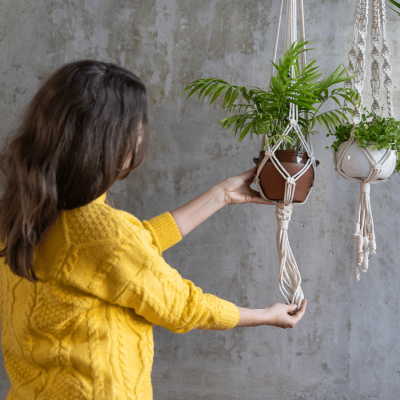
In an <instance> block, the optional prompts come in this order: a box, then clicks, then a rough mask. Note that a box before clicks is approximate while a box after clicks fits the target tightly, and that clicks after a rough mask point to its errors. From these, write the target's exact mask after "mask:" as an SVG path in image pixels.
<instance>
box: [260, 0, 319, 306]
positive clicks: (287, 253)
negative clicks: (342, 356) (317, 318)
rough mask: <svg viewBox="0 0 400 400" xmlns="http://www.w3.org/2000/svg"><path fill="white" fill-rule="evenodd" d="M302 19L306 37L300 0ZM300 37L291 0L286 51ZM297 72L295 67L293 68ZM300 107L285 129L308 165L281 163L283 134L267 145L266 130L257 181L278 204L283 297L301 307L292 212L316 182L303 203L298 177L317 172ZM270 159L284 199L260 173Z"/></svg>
mask: <svg viewBox="0 0 400 400" xmlns="http://www.w3.org/2000/svg"><path fill="white" fill-rule="evenodd" d="M282 9H283V0H281V2H280V10H279V17H278V26H277V30H276V38H275V46H274V55H273V61H274V63H275V61H276V55H277V50H278V41H279V30H280V25H281V20H282ZM299 19H300V38H301V39H304V36H305V34H304V13H303V0H299ZM296 41H297V6H296V0H287V8H286V32H285V51H286V50H287V49H289V48H290V46H291V45H292V44H293V43H294V42H296ZM301 54H302V55H301V68H304V66H305V64H306V55H305V52H303V53H301ZM292 74H293V76H294V69H293V70H292ZM272 76H273V69H272V71H271V78H272ZM298 118H299V115H298V107H297V106H296V105H295V104H293V103H292V104H291V105H290V113H289V124H288V126H287V127H286V129H285V131H284V132H283V135H282V136H288V135H289V134H291V133H292V134H293V133H295V134H296V135H297V136H298V138H299V140H300V142H301V144H302V147H303V149H304V151H305V152H307V155H308V160H307V162H306V164H304V167H303V168H302V169H301V170H300V171H299V172H298V173H296V174H295V175H293V176H290V174H289V173H288V172H287V171H286V170H285V168H284V167H283V166H282V165H281V163H280V162H279V161H278V159H277V158H276V156H275V151H276V150H278V149H279V147H280V145H281V144H282V142H283V139H282V138H281V139H280V140H279V141H278V142H277V143H276V144H275V146H273V147H270V146H269V145H268V146H267V147H265V134H264V135H263V136H262V140H261V146H260V152H261V151H263V150H264V149H265V156H264V158H263V159H262V161H261V163H260V165H259V167H258V168H257V173H256V175H255V178H254V183H255V184H256V186H257V188H258V190H259V192H260V195H261V197H262V198H263V199H265V200H269V201H271V202H272V203H274V204H276V214H275V215H276V220H277V222H278V232H277V236H276V241H277V247H278V253H279V290H280V292H281V293H282V295H283V297H284V298H285V299H286V302H287V303H288V304H296V305H297V306H298V307H299V306H300V303H301V302H302V300H303V298H304V295H303V291H302V289H301V276H300V271H299V268H298V267H297V263H296V260H295V258H294V256H293V253H292V249H291V248H290V244H289V238H288V232H287V231H288V227H289V222H290V220H291V216H292V209H293V204H303V203H305V202H306V201H307V199H308V197H309V195H310V193H311V190H312V187H313V185H311V187H310V189H309V191H308V194H307V197H306V199H305V201H304V202H303V203H293V195H294V192H295V189H296V181H297V180H298V179H299V178H300V177H301V176H302V175H303V174H304V173H305V172H306V171H307V170H308V169H309V168H313V169H314V176H315V168H316V163H315V156H314V150H313V147H312V144H311V141H310V139H309V137H308V138H307V139H306V138H305V137H304V136H303V134H302V132H301V130H300V127H299V125H298ZM268 160H270V161H271V162H272V163H273V165H274V166H275V168H276V169H277V170H278V171H279V173H280V174H281V175H282V177H283V178H284V179H285V180H286V183H285V194H284V199H283V200H281V201H274V200H270V199H268V198H267V197H266V196H265V194H264V191H263V189H262V187H261V184H260V173H261V170H262V169H263V167H264V165H265V164H266V163H267V161H268Z"/></svg>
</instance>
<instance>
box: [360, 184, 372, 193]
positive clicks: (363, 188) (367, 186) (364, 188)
mask: <svg viewBox="0 0 400 400" xmlns="http://www.w3.org/2000/svg"><path fill="white" fill-rule="evenodd" d="M370 188H371V187H370V184H369V183H364V182H363V183H361V184H360V192H361V193H370V190H371V189H370Z"/></svg>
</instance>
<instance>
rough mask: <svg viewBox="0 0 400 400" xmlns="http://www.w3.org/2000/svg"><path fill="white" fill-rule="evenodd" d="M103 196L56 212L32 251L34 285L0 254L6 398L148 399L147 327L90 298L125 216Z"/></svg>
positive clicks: (113, 257) (114, 258)
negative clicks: (7, 380)
mask: <svg viewBox="0 0 400 400" xmlns="http://www.w3.org/2000/svg"><path fill="white" fill-rule="evenodd" d="M102 201H104V197H103V198H100V199H98V200H95V201H94V202H92V203H90V204H88V205H87V206H84V207H81V208H78V209H75V210H72V211H66V212H63V214H62V217H61V219H59V220H58V221H57V223H56V224H55V225H54V226H53V227H52V228H51V230H50V232H49V234H48V236H47V238H46V240H45V242H44V245H43V247H42V248H40V250H39V251H38V252H37V253H36V257H35V271H36V273H37V277H38V278H39V282H36V283H32V282H30V281H28V280H27V279H24V278H21V277H19V276H16V275H14V274H12V273H11V272H10V269H9V268H8V267H7V266H6V265H3V264H4V258H1V259H0V262H1V263H2V265H0V282H1V317H2V321H1V322H2V323H1V327H2V347H3V354H4V361H5V366H6V369H7V372H8V374H9V377H10V381H11V384H12V388H11V390H10V392H9V395H8V397H7V400H9V399H15V398H18V399H24V400H30V399H38V400H39V399H63V400H67V399H93V398H95V399H117V398H118V399H133V398H135V399H136V398H151V383H150V371H151V363H152V357H153V339H152V324H151V323H149V322H147V321H146V320H145V319H144V318H143V317H141V316H139V315H136V314H135V312H134V311H133V310H131V309H128V308H124V307H121V306H119V305H117V304H112V303H110V302H109V301H106V300H103V299H101V298H100V297H97V296H96V295H95V293H96V290H97V288H98V287H99V286H100V285H102V283H103V279H104V278H105V277H106V275H107V273H108V272H109V270H110V269H111V268H112V267H113V266H114V265H116V263H118V261H119V260H118V251H117V252H116V253H113V250H114V249H115V248H116V247H118V246H119V244H120V243H119V242H120V240H118V238H120V232H119V228H118V227H119V226H120V218H122V215H123V214H125V213H121V212H120V211H117V210H113V209H112V208H111V207H108V206H107V205H105V204H102ZM132 222H135V219H134V217H131V221H130V223H132ZM132 225H134V224H132ZM137 225H138V228H139V226H140V225H141V223H140V222H139V221H137ZM142 230H144V229H143V226H142ZM148 238H149V240H151V235H150V234H149V235H148ZM120 239H121V238H120ZM88 263H91V267H90V268H87V264H88ZM85 269H86V271H85ZM94 272H95V273H94ZM93 273H94V275H93V276H90V275H88V274H93ZM76 280H81V284H82V287H79V286H80V285H79V282H76ZM89 281H90V283H89V286H88V290H87V291H85V290H82V289H83V287H84V286H86V285H87V283H88V282H89ZM71 283H72V285H71ZM74 283H75V284H74ZM113 289H115V290H116V289H117V288H112V287H109V288H108V291H112V290H113ZM108 294H109V295H110V296H112V297H113V296H117V295H118V293H108Z"/></svg>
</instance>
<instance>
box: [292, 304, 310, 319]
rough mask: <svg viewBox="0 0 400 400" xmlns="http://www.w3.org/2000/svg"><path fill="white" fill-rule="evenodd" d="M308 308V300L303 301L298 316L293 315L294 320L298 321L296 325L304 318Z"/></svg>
mask: <svg viewBox="0 0 400 400" xmlns="http://www.w3.org/2000/svg"><path fill="white" fill-rule="evenodd" d="M306 307H307V299H303V301H302V302H301V304H300V308H299V309H298V311H297V312H296V314H293V316H292V318H294V319H295V320H296V324H297V322H299V321H300V320H301V319H302V318H303V315H304V313H305V312H306Z"/></svg>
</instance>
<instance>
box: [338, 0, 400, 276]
mask: <svg viewBox="0 0 400 400" xmlns="http://www.w3.org/2000/svg"><path fill="white" fill-rule="evenodd" d="M367 26H368V0H358V3H357V12H356V21H355V24H354V30H353V40H352V43H351V49H350V52H349V70H348V73H349V75H356V78H355V80H354V89H355V90H357V92H358V93H359V94H360V96H361V94H362V90H363V88H364V80H365V72H366V71H365V50H366V37H367ZM381 38H382V50H381V53H380V55H381V56H382V58H383V60H384V61H383V66H382V71H383V73H384V75H385V81H384V86H385V89H386V92H387V104H388V115H389V117H394V111H393V103H392V96H391V89H392V80H391V78H390V75H391V72H392V67H391V65H390V50H389V47H388V45H387V40H386V10H385V0H372V23H371V42H372V52H371V56H372V64H371V70H372V75H371V92H372V98H373V103H372V110H373V111H377V110H379V109H380V104H379V89H380V74H379V44H380V39H381ZM356 48H358V55H357V51H356ZM345 87H347V88H351V87H353V83H352V81H347V82H346V83H345ZM361 100H362V97H361ZM360 117H361V114H360V110H359V108H358V107H357V106H356V109H355V115H354V117H353V129H352V131H351V134H350V138H349V140H348V142H347V144H346V145H345V147H344V148H343V149H342V150H341V152H340V154H339V155H338V157H337V161H336V165H335V171H336V172H338V173H339V175H340V176H342V177H343V178H345V179H348V180H350V181H353V182H358V183H360V199H359V203H358V220H357V223H356V225H355V228H354V236H355V237H356V263H355V265H354V276H355V278H356V280H357V281H358V280H359V279H360V267H362V270H363V272H367V271H368V263H369V254H370V251H371V254H376V239H375V231H374V221H373V218H372V210H371V200H370V185H371V184H372V183H379V182H384V181H385V180H386V179H380V178H378V177H379V175H380V173H381V171H382V167H383V165H384V164H385V162H386V161H387V160H388V159H389V156H390V154H391V150H387V151H386V152H385V154H384V155H383V157H382V158H381V159H380V160H378V161H377V160H375V158H374V157H373V155H372V153H371V151H370V150H369V149H368V147H366V148H361V149H362V150H363V152H364V154H365V156H366V157H367V159H368V161H369V162H370V164H371V170H370V172H369V174H368V176H367V177H366V178H365V179H357V178H352V177H349V176H348V175H346V173H345V172H344V171H343V169H342V161H343V159H344V157H345V154H346V152H347V150H348V149H349V148H350V146H351V144H352V143H353V142H354V130H355V128H356V125H357V124H358V123H360V119H361V118H360Z"/></svg>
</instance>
